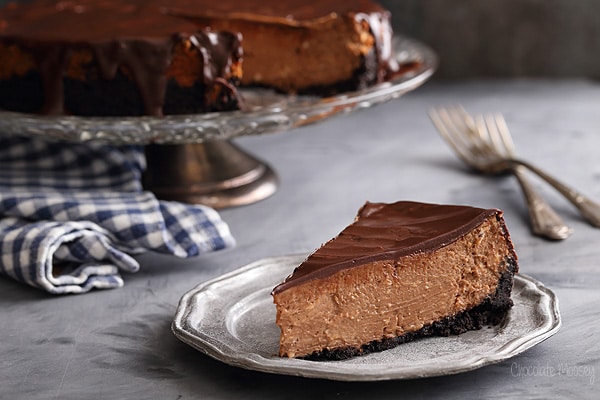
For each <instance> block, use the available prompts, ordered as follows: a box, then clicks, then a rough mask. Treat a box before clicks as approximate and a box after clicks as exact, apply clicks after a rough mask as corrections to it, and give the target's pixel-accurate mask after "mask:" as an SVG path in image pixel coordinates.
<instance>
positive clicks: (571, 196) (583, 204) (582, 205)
mask: <svg viewBox="0 0 600 400" xmlns="http://www.w3.org/2000/svg"><path fill="white" fill-rule="evenodd" d="M509 162H510V163H512V164H514V165H521V166H523V167H525V168H527V169H529V170H530V171H531V172H533V173H535V174H537V175H538V176H539V177H540V178H542V179H544V180H545V181H546V182H548V183H549V184H550V185H552V187H554V188H555V189H556V190H557V191H558V192H560V193H561V194H562V195H563V196H565V197H566V198H567V200H569V201H570V202H571V203H572V204H573V205H574V206H575V207H577V209H578V210H579V211H580V213H581V215H582V216H583V218H585V219H586V220H587V221H588V222H589V223H590V224H592V225H593V226H595V227H597V228H600V204H598V203H596V202H595V201H593V200H592V199H590V198H588V197H586V196H584V195H583V194H581V193H580V192H578V191H577V190H575V189H573V188H571V187H570V186H567V185H565V184H564V183H562V182H560V181H559V180H557V179H556V178H554V177H552V176H550V175H548V174H547V173H546V172H544V171H542V170H541V169H539V168H538V167H536V166H534V165H531V164H529V163H528V162H526V161H522V160H516V159H511V160H509Z"/></svg>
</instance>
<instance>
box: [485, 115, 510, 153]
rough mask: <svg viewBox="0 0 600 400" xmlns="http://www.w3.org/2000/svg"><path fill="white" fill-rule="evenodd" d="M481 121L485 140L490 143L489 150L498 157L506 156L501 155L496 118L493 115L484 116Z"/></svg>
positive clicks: (500, 142) (500, 141)
mask: <svg viewBox="0 0 600 400" xmlns="http://www.w3.org/2000/svg"><path fill="white" fill-rule="evenodd" d="M483 119H484V121H485V126H486V133H487V137H486V140H487V141H488V143H490V147H491V149H492V150H493V151H494V152H495V153H496V154H498V155H500V156H506V154H502V149H503V148H504V146H503V142H502V138H501V136H500V131H499V129H498V125H497V124H496V116H495V115H494V114H485V115H484V116H483Z"/></svg>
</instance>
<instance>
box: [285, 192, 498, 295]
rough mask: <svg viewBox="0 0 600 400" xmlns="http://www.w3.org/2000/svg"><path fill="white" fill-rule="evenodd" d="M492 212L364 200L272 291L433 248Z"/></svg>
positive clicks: (450, 240)
mask: <svg viewBox="0 0 600 400" xmlns="http://www.w3.org/2000/svg"><path fill="white" fill-rule="evenodd" d="M495 214H497V215H501V211H499V210H495V209H489V210H486V209H481V208H475V207H468V206H455V205H437V204H426V203H417V202H409V201H400V202H396V203H392V204H385V203H368V202H367V203H366V204H365V205H364V206H363V207H362V208H361V210H360V211H359V213H358V215H357V218H356V220H355V221H354V223H352V224H351V225H349V226H348V227H346V228H345V229H344V230H343V231H342V232H341V233H340V234H339V235H338V236H337V237H336V238H334V239H332V240H330V241H329V242H328V243H326V244H325V245H324V246H323V247H321V248H320V249H318V250H317V251H315V252H314V253H313V254H311V255H310V256H309V257H308V258H307V259H306V260H305V261H304V262H303V263H302V264H301V265H300V266H299V267H297V268H296V270H294V272H293V273H292V274H291V275H290V276H289V277H288V278H287V279H286V280H285V281H284V282H283V283H281V284H280V285H278V286H277V287H275V289H273V293H274V294H276V293H279V292H281V291H283V290H285V289H288V288H290V287H292V286H295V285H299V284H301V283H304V282H307V281H310V280H313V279H320V278H324V277H327V276H330V275H332V274H334V273H336V272H338V271H341V270H343V269H347V268H352V267H356V266H360V265H361V264H364V263H368V262H373V261H378V260H384V259H391V260H395V259H398V258H399V257H402V256H407V255H411V254H416V253H425V252H431V251H434V250H437V249H439V248H441V247H443V246H445V245H447V244H449V243H452V242H454V241H455V240H457V239H458V238H460V237H462V236H464V235H465V234H466V233H468V232H469V231H471V230H472V229H473V228H475V227H476V226H478V225H479V224H481V223H482V222H483V221H484V220H486V219H487V218H489V217H490V216H493V215H495ZM505 231H506V229H505Z"/></svg>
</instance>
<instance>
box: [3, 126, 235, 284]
mask: <svg viewBox="0 0 600 400" xmlns="http://www.w3.org/2000/svg"><path fill="white" fill-rule="evenodd" d="M144 166H145V160H144V157H143V150H142V148H140V147H135V146H128V147H114V146H108V145H104V144H99V143H87V144H71V143H59V142H51V141H46V140H43V139H40V138H23V137H2V138H0V248H1V258H0V273H1V274H4V275H7V276H9V277H11V278H13V279H16V280H17V281H20V282H23V283H27V284H29V285H31V286H34V287H38V288H41V289H44V290H46V291H48V292H50V293H55V294H62V293H83V292H87V291H89V290H90V289H93V288H114V287H120V286H122V285H123V279H122V277H121V275H120V272H121V271H127V272H135V271H137V270H138V269H139V268H140V265H139V263H138V262H137V260H136V259H135V258H134V257H133V256H134V255H136V254H140V253H143V252H146V251H154V252H158V253H164V254H171V255H174V256H177V257H193V256H197V255H200V254H203V253H206V252H210V251H215V250H219V249H224V248H227V247H231V246H233V245H234V244H235V241H234V239H233V237H232V236H231V233H230V231H229V228H228V226H227V224H226V223H225V222H224V221H223V220H222V219H221V218H220V216H219V214H218V213H217V212H216V211H215V210H213V209H212V208H209V207H205V206H201V205H188V204H182V203H177V202H168V201H159V200H157V199H156V197H155V196H154V195H153V194H152V193H149V192H145V191H143V190H142V188H141V183H140V177H141V172H142V170H143V168H144Z"/></svg>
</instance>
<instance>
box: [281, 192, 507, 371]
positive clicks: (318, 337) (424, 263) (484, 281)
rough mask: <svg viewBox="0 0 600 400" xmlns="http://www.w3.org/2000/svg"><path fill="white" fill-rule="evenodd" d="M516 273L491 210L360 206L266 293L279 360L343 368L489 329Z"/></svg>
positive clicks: (499, 219) (498, 216) (503, 308)
mask: <svg viewBox="0 0 600 400" xmlns="http://www.w3.org/2000/svg"><path fill="white" fill-rule="evenodd" d="M517 270H518V264H517V255H516V253H515V250H514V246H513V244H512V241H511V239H510V235H509V232H508V230H507V227H506V224H505V221H504V218H503V215H502V212H501V211H499V210H496V209H481V208H474V207H468V206H456V205H437V204H426V203H417V202H405V201H401V202H396V203H392V204H385V203H366V204H365V205H364V206H363V207H362V208H361V210H360V211H359V213H358V215H357V217H356V219H355V221H354V222H353V223H352V224H351V225H349V226H348V227H346V228H345V229H344V230H343V231H342V232H341V233H340V234H339V235H338V236H337V237H335V238H334V239H332V240H330V241H329V242H327V243H325V244H324V245H323V246H322V247H321V248H319V249H318V250H316V251H315V252H314V253H313V254H311V255H310V256H309V257H308V258H307V259H306V260H305V261H304V262H303V263H302V264H301V265H299V266H298V267H297V268H296V269H295V270H294V272H293V273H292V274H291V275H290V276H289V277H288V278H286V279H285V281H284V282H282V283H281V284H280V285H278V286H277V287H275V288H274V289H273V292H272V295H273V299H274V302H275V304H276V307H277V316H276V322H277V324H278V325H279V327H280V329H281V337H280V350H279V355H280V356H282V357H300V358H309V359H325V360H331V359H345V358H349V357H352V356H356V355H361V354H366V353H369V352H373V351H381V350H385V349H388V348H391V347H394V346H396V345H398V344H400V343H403V342H406V341H410V340H413V339H416V338H419V337H425V336H433V335H441V336H447V335H451V334H460V333H463V332H465V331H468V330H474V329H480V328H481V327H483V326H485V325H494V324H497V323H499V322H500V321H501V319H502V318H503V317H504V316H505V315H506V313H507V311H508V310H509V309H510V308H511V307H512V300H511V298H510V295H511V291H512V285H513V276H514V274H515V273H516V272H517Z"/></svg>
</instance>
